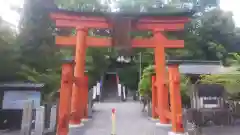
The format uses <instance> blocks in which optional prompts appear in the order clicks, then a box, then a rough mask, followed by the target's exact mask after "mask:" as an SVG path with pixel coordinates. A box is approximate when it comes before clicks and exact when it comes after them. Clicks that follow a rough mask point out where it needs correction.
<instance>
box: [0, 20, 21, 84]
mask: <svg viewBox="0 0 240 135" xmlns="http://www.w3.org/2000/svg"><path fill="white" fill-rule="evenodd" d="M16 36H17V33H16V31H15V29H14V27H12V25H11V24H9V23H8V22H6V21H4V20H2V18H0V63H1V64H2V65H1V66H0V81H1V82H3V81H12V80H13V79H15V78H19V76H18V75H17V74H16V73H17V72H18V71H19V66H20V64H19V63H18V58H19V48H18V46H17V45H16V44H15V39H16Z"/></svg>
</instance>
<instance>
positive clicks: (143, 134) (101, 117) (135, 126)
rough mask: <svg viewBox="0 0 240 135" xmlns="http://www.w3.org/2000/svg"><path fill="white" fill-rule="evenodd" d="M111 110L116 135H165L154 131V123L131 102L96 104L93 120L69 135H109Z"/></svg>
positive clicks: (165, 133) (165, 134)
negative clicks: (114, 115) (114, 117)
mask: <svg viewBox="0 0 240 135" xmlns="http://www.w3.org/2000/svg"><path fill="white" fill-rule="evenodd" d="M112 108H115V109H116V135H167V132H166V131H164V130H161V129H160V130H159V129H157V130H156V126H155V122H153V121H151V120H149V119H148V118H147V116H145V115H144V114H143V113H142V112H141V109H142V105H141V104H140V103H139V102H133V101H129V102H115V103H109V102H108V103H96V104H95V105H94V110H95V112H94V114H93V119H92V120H90V121H88V122H85V124H84V126H83V127H79V128H71V131H70V132H69V135H111V110H112ZM156 132H157V133H156Z"/></svg>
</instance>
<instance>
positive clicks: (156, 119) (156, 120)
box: [148, 117, 159, 122]
mask: <svg viewBox="0 0 240 135" xmlns="http://www.w3.org/2000/svg"><path fill="white" fill-rule="evenodd" d="M148 119H149V120H150V121H152V122H158V121H159V119H158V118H152V117H148Z"/></svg>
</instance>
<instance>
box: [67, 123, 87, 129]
mask: <svg viewBox="0 0 240 135" xmlns="http://www.w3.org/2000/svg"><path fill="white" fill-rule="evenodd" d="M83 126H84V124H83V123H81V124H76V125H75V124H74V125H73V124H69V128H79V127H83Z"/></svg>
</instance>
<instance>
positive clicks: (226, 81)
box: [200, 53, 240, 95]
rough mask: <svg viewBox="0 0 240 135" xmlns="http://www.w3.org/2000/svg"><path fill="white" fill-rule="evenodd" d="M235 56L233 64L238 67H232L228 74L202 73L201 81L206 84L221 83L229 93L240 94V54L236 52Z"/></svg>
mask: <svg viewBox="0 0 240 135" xmlns="http://www.w3.org/2000/svg"><path fill="white" fill-rule="evenodd" d="M233 57H234V59H233V61H234V64H233V65H234V66H236V67H233V68H232V69H230V71H228V73H226V74H218V75H216V74H215V75H202V76H201V80H200V82H201V83H205V84H220V85H223V86H224V87H225V89H226V90H227V92H228V93H230V94H232V95H234V94H235V95H236V94H238V93H239V92H240V91H239V87H240V70H239V68H238V67H239V64H240V55H239V54H237V53H234V54H233Z"/></svg>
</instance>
